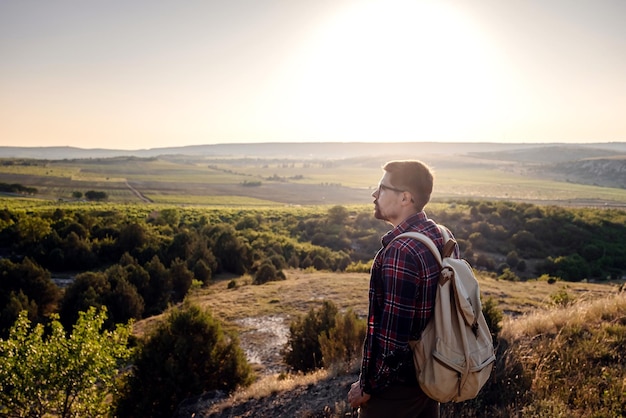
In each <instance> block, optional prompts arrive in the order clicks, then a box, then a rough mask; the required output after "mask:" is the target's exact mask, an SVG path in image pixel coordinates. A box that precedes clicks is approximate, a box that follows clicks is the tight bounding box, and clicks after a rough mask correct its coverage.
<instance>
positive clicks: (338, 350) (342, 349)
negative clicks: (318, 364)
mask: <svg viewBox="0 0 626 418" xmlns="http://www.w3.org/2000/svg"><path fill="white" fill-rule="evenodd" d="M365 333H366V323H365V320H362V319H359V318H358V317H357V316H356V314H355V313H354V312H353V311H352V310H348V311H347V312H346V313H345V314H340V313H338V314H337V316H336V317H335V326H334V327H332V328H331V329H330V330H329V331H328V334H326V333H325V332H322V333H321V334H320V336H319V343H320V350H321V352H322V361H323V363H324V367H326V368H330V367H332V366H342V365H344V366H345V369H346V370H349V369H350V366H351V365H353V364H354V363H356V362H357V361H359V359H360V357H361V347H362V346H363V340H364V339H365Z"/></svg>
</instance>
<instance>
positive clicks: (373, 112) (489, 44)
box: [0, 0, 626, 149]
mask: <svg viewBox="0 0 626 418" xmlns="http://www.w3.org/2000/svg"><path fill="white" fill-rule="evenodd" d="M625 19H626V1H625V0H472V1H466V0H456V1H453V0H449V1H446V0H439V1H419V0H413V1H400V0H380V1H374V0H372V1H368V0H222V1H211V0H202V1H194V0H188V1H184V0H183V1H171V0H168V1H161V0H93V1H84V0H73V1H67V0H54V1H47V0H46V1H31V0H0V145H11V146H52V145H55V146H56V145H59V146H63V145H69V146H77V147H82V148H121V149H140V148H157V147H165V146H180V145H195V144H212V143H229V142H283V141H289V142H293V141H342V142H347V141H488V142H504V141H507V142H606V141H626V24H625V23H624V22H625Z"/></svg>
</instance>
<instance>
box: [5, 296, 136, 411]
mask: <svg viewBox="0 0 626 418" xmlns="http://www.w3.org/2000/svg"><path fill="white" fill-rule="evenodd" d="M105 318H106V312H105V311H104V310H102V311H100V312H99V313H97V312H96V310H95V309H94V308H91V309H89V311H87V312H86V313H85V312H82V313H81V314H80V317H79V318H78V321H77V323H76V325H74V328H73V331H72V333H71V335H69V337H66V333H65V330H64V329H63V326H62V325H61V323H60V322H59V321H58V317H56V316H55V315H53V316H52V322H51V323H50V325H49V329H48V330H44V327H43V325H41V324H39V325H37V326H35V327H33V328H31V324H30V321H29V320H28V319H27V318H26V315H25V313H24V312H23V313H22V314H20V316H19V318H18V320H17V321H16V323H15V324H14V326H13V327H12V328H11V332H10V336H9V338H8V339H7V340H0V416H15V417H17V416H20V417H25V416H29V417H43V416H58V417H77V416H92V417H93V416H108V415H109V413H110V411H111V402H110V401H109V399H108V398H109V396H111V395H115V394H116V389H117V387H118V378H119V376H120V372H119V369H120V368H122V367H124V366H125V362H126V360H127V359H128V358H129V356H130V350H129V349H128V348H127V341H128V337H129V335H130V327H128V326H118V327H117V328H116V329H115V330H114V331H110V332H109V331H104V332H102V333H101V332H100V330H101V329H102V326H103V324H104V321H105Z"/></svg>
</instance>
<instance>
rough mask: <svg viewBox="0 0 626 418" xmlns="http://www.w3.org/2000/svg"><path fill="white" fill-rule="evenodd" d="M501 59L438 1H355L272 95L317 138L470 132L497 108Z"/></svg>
mask: <svg viewBox="0 0 626 418" xmlns="http://www.w3.org/2000/svg"><path fill="white" fill-rule="evenodd" d="M494 65H495V63H494V62H493V61H492V60H490V56H489V46H488V44H487V43H486V42H485V41H484V37H483V36H481V33H480V32H479V31H478V30H477V29H476V28H474V27H472V26H471V25H470V24H469V22H468V20H467V19H465V18H464V16H463V15H462V14H461V13H460V12H459V11H457V10H455V9H453V8H451V7H448V6H444V5H443V3H441V2H434V1H432V2H427V1H364V2H355V3H351V6H350V7H346V8H344V9H342V10H341V11H340V12H338V13H337V14H336V15H335V16H333V17H332V18H329V19H328V20H327V21H325V22H324V23H323V24H322V25H320V27H319V28H318V30H317V32H315V33H314V35H313V36H311V38H310V39H309V41H308V42H307V43H306V45H305V46H304V47H302V48H301V49H300V51H299V54H298V55H297V56H294V57H293V59H292V61H291V62H290V63H289V64H288V65H287V66H286V67H285V71H284V72H282V73H281V75H280V77H279V79H277V80H276V83H279V85H280V87H281V90H282V91H283V94H281V95H279V96H278V97H274V101H275V104H276V105H277V106H278V107H279V108H281V109H282V113H281V115H280V116H278V117H279V118H280V119H281V120H282V121H283V122H285V123H286V124H292V125H293V126H292V127H293V129H294V131H295V130H296V128H295V127H296V126H297V125H300V126H307V128H308V130H309V132H311V137H312V138H313V137H317V138H326V139H328V140H342V139H345V140H361V141H380V140H386V139H388V140H394V141H395V140H397V141H402V140H463V139H471V138H464V137H463V135H466V134H467V132H468V131H472V130H474V128H476V127H475V126H474V125H475V123H476V121H477V120H478V119H481V118H483V117H484V116H485V114H486V113H489V112H494V111H496V109H497V105H498V98H497V95H498V92H499V91H500V89H499V88H498V83H499V80H497V78H496V77H495V75H494V74H495V71H493V66H494ZM273 87H274V88H276V85H275V86H273ZM271 107H272V106H268V108H271ZM270 119H274V118H270ZM274 120H275V119H274Z"/></svg>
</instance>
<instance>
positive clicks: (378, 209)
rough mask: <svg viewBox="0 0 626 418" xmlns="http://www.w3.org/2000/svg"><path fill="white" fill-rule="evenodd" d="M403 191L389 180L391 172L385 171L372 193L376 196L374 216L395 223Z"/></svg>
mask: <svg viewBox="0 0 626 418" xmlns="http://www.w3.org/2000/svg"><path fill="white" fill-rule="evenodd" d="M402 192H403V190H400V189H398V188H396V187H394V186H393V185H392V184H391V183H390V181H389V173H385V174H384V175H383V177H382V178H381V179H380V182H379V183H378V187H377V188H376V190H374V192H373V193H372V197H373V198H374V217H375V218H376V219H381V220H383V221H387V222H390V223H393V221H394V220H395V219H396V218H397V216H398V215H399V210H400V204H399V203H400V199H402Z"/></svg>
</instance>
